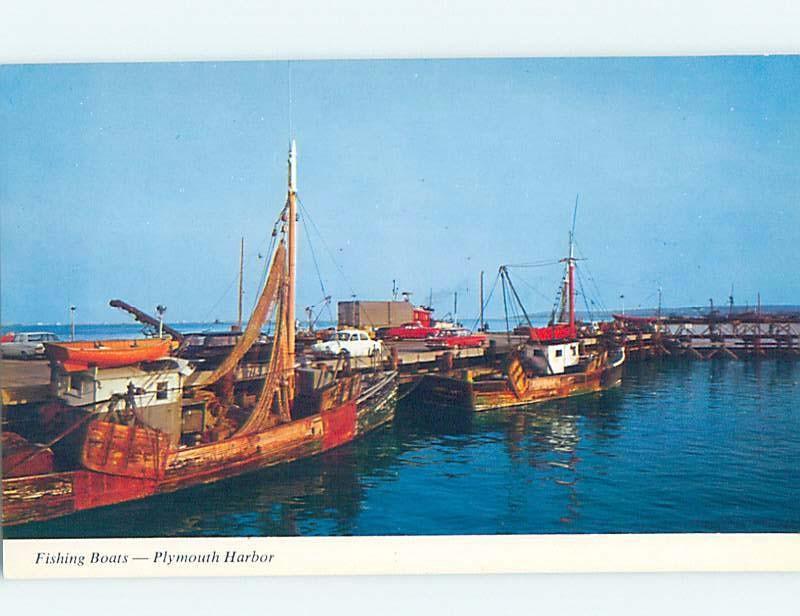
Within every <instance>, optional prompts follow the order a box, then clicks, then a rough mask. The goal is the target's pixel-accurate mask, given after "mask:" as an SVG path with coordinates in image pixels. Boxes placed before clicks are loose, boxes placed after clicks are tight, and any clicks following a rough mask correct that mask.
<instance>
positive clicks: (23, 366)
mask: <svg viewBox="0 0 800 616" xmlns="http://www.w3.org/2000/svg"><path fill="white" fill-rule="evenodd" d="M488 338H489V344H488V345H485V346H484V347H482V348H466V349H453V350H450V351H442V350H438V351H433V350H430V349H428V348H427V347H426V346H425V343H424V341H404V342H390V343H388V344H387V352H386V354H385V356H384V358H383V359H382V362H377V361H376V360H375V359H374V358H366V357H365V358H352V359H350V360H349V365H348V366H347V369H348V370H371V369H375V368H377V367H379V365H380V364H383V365H385V364H386V363H389V364H391V365H393V366H395V367H396V368H397V370H398V372H399V373H400V383H401V385H408V384H410V383H412V382H414V381H415V380H417V379H419V378H420V377H421V376H423V375H425V374H430V373H436V372H440V371H448V370H452V369H454V368H477V367H481V366H485V365H487V364H490V363H492V362H494V361H496V360H500V359H502V358H503V357H504V356H505V355H506V354H507V353H508V352H509V350H510V349H512V348H514V347H515V346H517V345H519V344H521V343H522V342H524V340H525V336H518V335H514V334H508V333H506V332H493V333H491V334H489V335H488ZM582 340H583V342H584V344H585V345H587V346H588V347H590V348H591V347H593V346H597V345H602V344H611V343H613V344H620V345H624V346H625V350H626V354H627V357H628V359H629V361H637V360H645V359H649V358H654V357H664V356H671V357H680V358H685V359H697V360H709V359H714V358H726V359H731V360H739V359H743V358H747V357H766V356H781V357H791V358H800V315H785V316H781V315H769V316H767V315H743V316H741V317H738V318H728V317H718V318H715V317H714V316H711V317H691V318H689V317H686V318H682V317H665V318H659V319H655V320H652V322H647V323H644V322H642V321H641V320H637V321H635V322H634V321H633V320H631V321H626V320H625V319H624V318H623V319H616V320H615V321H614V322H613V323H610V324H608V327H606V328H605V330H604V331H602V332H600V333H595V334H591V333H588V332H587V333H585V334H584V335H583V336H582ZM300 361H301V363H308V364H312V363H313V364H319V363H324V364H326V365H328V366H329V368H330V369H332V370H340V369H344V366H343V364H342V362H341V360H336V359H328V360H315V359H314V358H312V357H311V356H309V355H301V356H300ZM265 370H266V364H265V363H262V362H248V363H242V364H241V365H239V366H238V367H237V368H236V370H235V373H234V379H235V380H236V381H237V382H254V381H258V380H261V379H263V378H264V375H265ZM203 374H204V372H203V371H198V372H196V373H195V374H194V375H193V377H192V378H191V379H190V381H189V384H191V380H193V379H197V378H199V377H201V376H202V375H203ZM0 379H1V380H0V385H1V386H0V402H2V406H3V407H14V406H23V405H26V404H36V403H41V402H43V401H45V400H47V399H48V397H49V396H50V385H49V382H50V366H49V364H48V363H47V362H46V361H44V360H26V361H21V360H9V359H3V360H0Z"/></svg>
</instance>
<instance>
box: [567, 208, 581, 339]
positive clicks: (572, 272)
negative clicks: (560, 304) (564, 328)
mask: <svg viewBox="0 0 800 616" xmlns="http://www.w3.org/2000/svg"><path fill="white" fill-rule="evenodd" d="M579 196H580V195H576V196H575V210H574V211H573V212H572V227H571V228H570V231H569V258H568V260H567V265H568V269H569V328H570V331H573V330H574V329H575V242H574V238H575V218H576V217H577V215H578V197H579Z"/></svg>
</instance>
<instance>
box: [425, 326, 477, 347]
mask: <svg viewBox="0 0 800 616" xmlns="http://www.w3.org/2000/svg"><path fill="white" fill-rule="evenodd" d="M485 341H486V334H479V333H473V332H471V331H469V330H468V329H463V328H454V329H442V330H439V331H437V332H436V333H435V334H433V335H432V336H430V337H429V338H427V339H426V340H425V346H426V347H428V348H429V349H467V348H472V347H480V346H483V343H484V342H485Z"/></svg>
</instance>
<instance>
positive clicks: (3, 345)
mask: <svg viewBox="0 0 800 616" xmlns="http://www.w3.org/2000/svg"><path fill="white" fill-rule="evenodd" d="M8 338H11V339H10V340H8ZM57 340H58V337H57V336H56V335H55V334H53V333H51V332H19V333H15V334H10V335H9V334H6V335H5V336H3V341H2V342H0V355H2V356H3V357H4V358H8V359H11V358H18V359H32V358H36V357H44V344H45V342H56V341H57Z"/></svg>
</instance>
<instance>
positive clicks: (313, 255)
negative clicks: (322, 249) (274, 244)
mask: <svg viewBox="0 0 800 616" xmlns="http://www.w3.org/2000/svg"><path fill="white" fill-rule="evenodd" d="M300 220H302V221H303V229H304V230H305V232H306V237H308V247H309V249H310V250H311V260H312V261H313V262H314V269H315V270H316V272H317V280H318V281H319V288H320V290H321V291H322V297H328V292H327V291H326V290H325V283H324V282H323V280H322V273H321V272H320V270H319V263H318V262H317V253H316V251H315V250H314V243H313V242H312V241H311V233H309V231H308V225H307V224H306V215H305V210H303V212H302V215H301V216H300Z"/></svg>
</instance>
